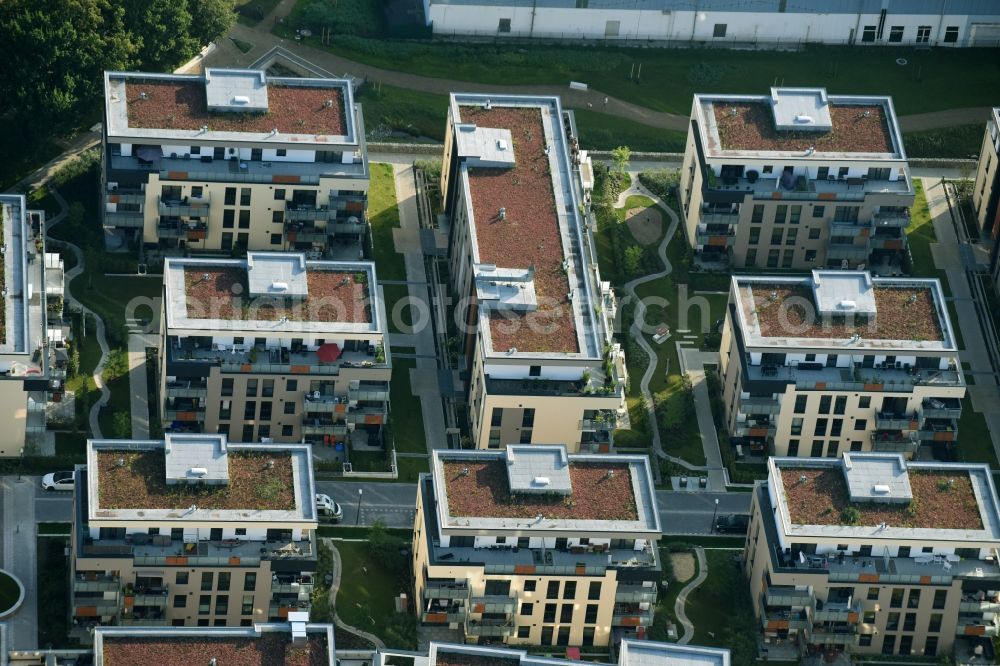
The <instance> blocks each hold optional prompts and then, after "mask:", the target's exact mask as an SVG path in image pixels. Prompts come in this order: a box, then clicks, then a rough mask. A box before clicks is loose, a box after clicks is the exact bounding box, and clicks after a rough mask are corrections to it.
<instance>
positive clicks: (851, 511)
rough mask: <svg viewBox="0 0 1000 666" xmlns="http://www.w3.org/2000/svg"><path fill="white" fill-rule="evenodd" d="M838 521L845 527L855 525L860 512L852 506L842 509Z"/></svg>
mask: <svg viewBox="0 0 1000 666" xmlns="http://www.w3.org/2000/svg"><path fill="white" fill-rule="evenodd" d="M840 520H841V521H842V522H843V523H844V524H845V525H857V524H858V521H860V520H861V512H860V511H858V510H857V509H856V508H855V507H853V506H847V507H844V509H843V511H841V512H840Z"/></svg>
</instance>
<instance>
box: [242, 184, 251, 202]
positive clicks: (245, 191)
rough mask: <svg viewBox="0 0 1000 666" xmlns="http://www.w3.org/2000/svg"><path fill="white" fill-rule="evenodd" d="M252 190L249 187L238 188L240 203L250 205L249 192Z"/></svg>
mask: <svg viewBox="0 0 1000 666" xmlns="http://www.w3.org/2000/svg"><path fill="white" fill-rule="evenodd" d="M251 191H252V190H251V189H250V188H249V187H241V188H240V205H241V206H249V205H250V192H251Z"/></svg>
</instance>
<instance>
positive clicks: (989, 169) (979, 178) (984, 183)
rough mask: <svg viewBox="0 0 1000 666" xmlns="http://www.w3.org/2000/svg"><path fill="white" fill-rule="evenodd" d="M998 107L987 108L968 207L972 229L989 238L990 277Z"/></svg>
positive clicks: (997, 216)
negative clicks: (973, 222) (973, 217)
mask: <svg viewBox="0 0 1000 666" xmlns="http://www.w3.org/2000/svg"><path fill="white" fill-rule="evenodd" d="M998 127H1000V107H996V108H994V109H992V110H991V111H990V117H989V120H987V121H986V131H985V132H984V134H983V146H982V148H981V149H980V151H979V163H978V165H977V168H976V182H975V184H974V185H973V187H972V207H973V209H974V210H975V213H976V228H977V229H978V230H979V232H980V234H981V235H982V236H983V237H986V236H989V237H990V238H992V239H993V253H992V256H991V260H990V270H991V271H992V272H993V276H994V280H996V279H1000V278H998V277H997V273H996V267H997V256H998V251H997V239H998V238H1000V176H998V175H997V174H998V169H997V160H998V159H1000V130H998V129H997V128H998Z"/></svg>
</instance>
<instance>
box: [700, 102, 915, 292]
mask: <svg viewBox="0 0 1000 666" xmlns="http://www.w3.org/2000/svg"><path fill="white" fill-rule="evenodd" d="M680 190H681V203H682V206H683V210H684V228H685V232H686V233H687V239H688V242H689V243H690V244H691V247H693V248H694V250H695V254H696V255H697V256H698V257H699V258H700V259H701V260H702V261H705V262H708V263H723V264H728V265H730V266H733V267H737V268H743V267H746V268H790V269H799V270H803V269H805V270H808V269H813V268H824V267H826V268H858V267H860V266H862V265H863V266H866V267H870V268H871V270H873V271H875V272H877V273H879V274H883V275H898V274H900V273H903V272H906V271H907V270H908V265H909V252H908V250H907V246H906V234H905V233H904V230H905V228H906V227H907V226H908V225H909V223H910V217H909V207H910V205H911V204H912V203H913V199H914V190H913V184H912V182H911V179H910V174H909V167H908V166H907V160H906V153H905V151H904V150H903V140H902V135H901V133H900V130H899V123H898V122H897V121H896V112H895V110H894V109H893V106H892V99H891V98H890V97H885V96H861V95H828V94H827V92H826V90H825V89H824V88H771V92H770V94H769V95H695V96H694V103H693V105H692V108H691V125H690V128H689V130H688V138H687V146H686V148H685V154H684V162H683V167H682V169H681V182H680Z"/></svg>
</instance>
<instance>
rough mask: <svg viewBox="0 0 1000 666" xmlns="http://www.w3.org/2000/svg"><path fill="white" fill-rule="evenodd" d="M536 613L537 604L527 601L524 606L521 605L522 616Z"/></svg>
mask: <svg viewBox="0 0 1000 666" xmlns="http://www.w3.org/2000/svg"><path fill="white" fill-rule="evenodd" d="M534 612H535V604H533V603H531V602H530V601H526V602H524V603H523V604H521V613H520V614H521V615H531V614H532V613H534Z"/></svg>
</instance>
